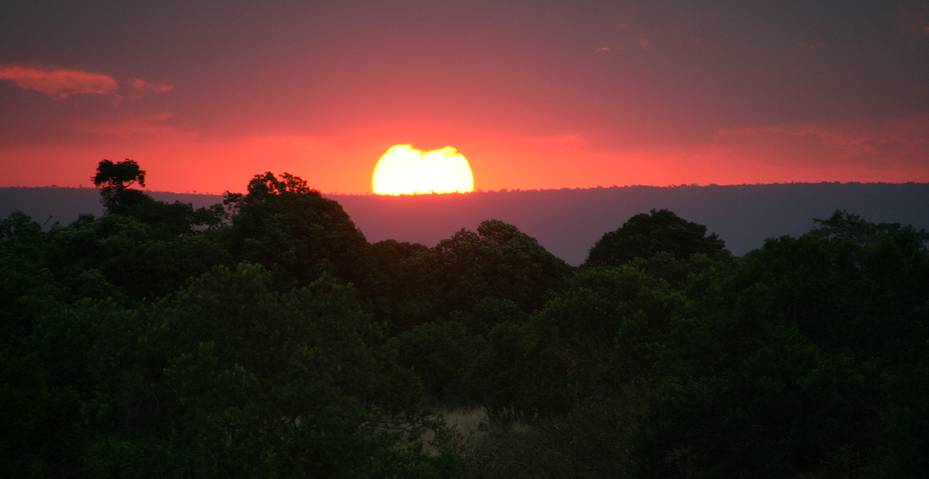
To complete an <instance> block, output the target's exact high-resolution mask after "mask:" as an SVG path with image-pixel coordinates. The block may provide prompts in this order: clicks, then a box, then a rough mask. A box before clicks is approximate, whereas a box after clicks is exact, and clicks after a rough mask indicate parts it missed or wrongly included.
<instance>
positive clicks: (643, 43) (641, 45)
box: [639, 37, 648, 50]
mask: <svg viewBox="0 0 929 479" xmlns="http://www.w3.org/2000/svg"><path fill="white" fill-rule="evenodd" d="M639 48H641V49H642V50H648V39H647V38H645V37H642V38H640V39H639Z"/></svg>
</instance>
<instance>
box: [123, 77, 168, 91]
mask: <svg viewBox="0 0 929 479" xmlns="http://www.w3.org/2000/svg"><path fill="white" fill-rule="evenodd" d="M129 86H131V87H132V89H133V90H135V91H136V92H137V93H138V94H139V95H148V94H152V95H160V94H162V93H168V92H170V91H171V90H174V85H172V84H170V83H149V82H147V81H145V80H143V79H141V78H133V79H132V80H130V81H129Z"/></svg>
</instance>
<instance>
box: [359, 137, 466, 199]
mask: <svg viewBox="0 0 929 479" xmlns="http://www.w3.org/2000/svg"><path fill="white" fill-rule="evenodd" d="M371 187H372V190H373V191H374V193H375V194H378V195H421V194H430V193H468V192H471V191H474V174H473V173H472V172H471V165H470V164H469V163H468V159H467V158H465V157H464V155H462V154H461V152H459V151H458V150H457V149H455V148H454V147H451V146H446V147H443V148H439V149H436V150H428V151H423V150H420V149H418V148H414V147H413V145H394V146H391V147H390V148H388V149H387V151H386V152H385V153H384V154H383V155H381V159H380V160H378V162H377V166H375V167H374V175H373V176H372V178H371Z"/></svg>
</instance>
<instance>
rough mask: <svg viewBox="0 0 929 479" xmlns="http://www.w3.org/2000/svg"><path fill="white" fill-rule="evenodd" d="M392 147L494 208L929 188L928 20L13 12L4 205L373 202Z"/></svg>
mask: <svg viewBox="0 0 929 479" xmlns="http://www.w3.org/2000/svg"><path fill="white" fill-rule="evenodd" d="M394 144H412V145H414V146H416V147H419V148H423V149H432V148H439V147H443V146H446V145H451V146H454V147H455V148H457V149H458V150H459V151H460V152H461V153H463V154H464V155H466V156H467V158H468V159H469V161H470V163H471V166H472V169H473V171H474V182H475V186H476V188H478V189H484V190H500V189H538V188H566V187H567V188H575V187H596V186H612V185H678V184H743V183H771V182H819V181H843V182H846V181H861V182H908V181H919V182H926V181H929V1H910V0H906V1H897V0H877V1H869V0H858V1H854V2H850V1H845V0H843V1H808V0H807V1H791V0H780V1H763V0H759V1H744V0H732V1H729V0H722V1H713V2H705V1H699V0H678V1H673V0H667V1H630V2H620V1H583V0H575V1H549V0H523V1H521V0H513V1H507V2H502V1H482V0H470V1H461V2H452V1H441V0H430V1H403V0H398V1H389V2H388V1H352V0H341V1H331V2H314V1H286V0H269V1H266V2H254V1H239V0H223V1H211V0H203V1H197V2H189V1H157V2H156V1H148V2H139V1H110V2H103V1H93V0H85V1H81V2H74V1H60V2H49V1H42V0H28V1H19V0H12V1H11V0H5V1H4V7H3V15H0V185H2V186H40V185H51V184H55V185H59V186H78V185H83V186H89V185H90V184H91V183H90V176H91V175H92V173H93V170H94V168H95V167H96V164H97V162H98V161H100V160H101V159H103V158H108V159H112V160H119V159H123V158H132V159H134V160H136V161H138V162H139V163H140V164H141V165H142V167H143V168H144V169H145V170H146V171H147V172H148V182H147V187H148V188H149V189H153V190H166V191H178V192H194V191H196V192H207V193H220V192H223V191H226V190H231V191H241V190H243V189H244V187H245V185H246V183H247V182H248V179H249V178H250V177H251V176H252V175H253V174H255V173H259V172H264V171H274V172H284V171H287V172H290V173H293V174H296V175H298V176H301V177H303V178H305V179H307V180H308V181H309V183H310V184H311V185H312V186H313V187H315V188H317V189H319V190H321V191H323V192H329V193H368V192H370V190H371V174H372V171H373V169H374V166H375V163H376V161H377V159H378V157H379V156H380V155H381V154H382V153H383V152H384V151H386V150H387V149H388V148H389V147H390V146H391V145H394Z"/></svg>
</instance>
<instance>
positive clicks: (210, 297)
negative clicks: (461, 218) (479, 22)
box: [0, 161, 929, 478]
mask: <svg viewBox="0 0 929 479" xmlns="http://www.w3.org/2000/svg"><path fill="white" fill-rule="evenodd" d="M93 179H94V182H95V184H96V185H97V186H98V187H99V188H100V192H101V196H102V201H103V203H104V205H105V207H106V211H107V214H105V215H104V216H103V217H100V218H94V217H92V216H82V217H81V218H79V219H78V220H77V221H76V222H74V223H72V224H69V225H65V226H60V225H56V226H53V227H52V228H51V229H47V230H43V228H41V227H40V226H39V225H38V224H37V223H36V222H34V221H33V220H32V219H31V218H29V217H27V216H26V215H23V214H21V213H14V214H12V215H10V216H9V217H7V218H5V219H3V220H0V304H2V306H3V307H2V309H0V319H2V322H0V331H2V334H0V416H2V424H3V425H4V427H3V428H2V432H0V451H2V454H3V457H2V466H0V467H2V470H0V475H2V476H5V477H190V478H195V477H224V476H225V477H352V478H362V477H429V478H433V477H434V478H438V477H475V478H477V477H480V478H496V477H501V478H503V477H507V478H509V477H527V478H529V477H532V478H536V477H655V478H658V477H660V478H676V477H679V478H695V477H727V478H728V477H762V478H764V477H771V478H781V477H803V478H832V477H919V476H922V475H924V474H925V471H926V470H929V454H927V451H929V432H927V431H929V401H927V400H926V398H927V397H929V250H927V241H929V236H927V234H926V233H925V232H922V231H916V230H914V229H912V228H909V227H903V226H899V225H895V224H872V223H868V222H866V221H865V220H863V219H862V218H859V217H857V216H855V215H852V214H848V213H845V212H836V213H835V214H834V215H833V216H832V217H831V218H828V219H825V220H820V221H819V225H818V227H817V228H816V229H814V230H813V231H810V232H809V233H807V234H805V235H803V236H800V237H782V238H776V239H771V240H768V241H767V242H766V243H765V244H764V245H763V246H762V247H761V248H759V249H757V250H755V251H752V252H750V253H749V254H747V255H745V256H743V257H735V256H733V255H730V254H729V253H728V252H726V250H725V248H724V244H723V242H722V241H721V240H720V239H719V238H717V237H715V236H713V235H707V234H706V229H705V228H704V227H702V226H701V225H697V224H694V223H690V222H688V221H686V220H683V219H681V218H679V217H677V216H676V215H675V214H674V213H672V212H670V211H652V212H650V213H646V214H641V215H637V216H635V217H633V218H632V219H630V220H629V222H627V223H626V224H625V225H622V226H621V227H619V228H618V229H617V230H616V231H614V232H610V233H607V234H606V235H604V237H603V239H602V240H601V241H600V242H598V243H597V244H596V245H594V246H593V248H592V250H591V255H590V258H589V259H588V261H587V263H585V265H584V266H582V267H580V268H572V267H570V266H568V265H567V264H565V263H564V262H562V261H561V260H559V259H558V258H556V257H555V256H553V255H551V254H550V253H549V252H547V251H546V250H545V249H544V248H542V247H541V246H539V244H538V243H537V242H536V241H535V240H534V239H533V238H531V237H529V236H527V235H526V234H524V233H522V232H520V231H519V230H518V229H517V228H515V227H514V226H512V225H508V224H505V223H502V222H499V221H486V222H484V223H482V224H481V225H480V227H479V228H478V230H477V231H476V232H474V231H468V230H461V231H459V232H458V233H456V234H455V235H453V236H452V237H451V238H449V239H447V240H444V241H442V242H440V243H439V244H438V245H436V246H435V247H432V248H429V247H426V246H423V245H418V244H409V243H400V242H395V241H384V242H379V243H375V244H369V243H368V242H367V241H366V240H365V238H364V236H363V235H362V234H361V232H360V231H359V230H358V229H357V228H356V227H355V226H354V224H353V223H352V221H351V219H350V218H349V217H348V216H347V215H346V214H345V213H344V212H343V210H342V208H341V207H340V206H339V205H338V204H337V203H335V202H333V201H330V200H327V199H325V198H323V197H322V196H320V194H319V193H318V192H316V191H314V190H312V189H310V188H309V186H308V185H307V183H306V182H305V181H303V180H302V179H300V178H297V177H294V176H291V175H286V174H285V175H283V176H282V177H276V176H275V175H273V174H271V173H266V174H263V175H257V176H255V177H254V178H253V179H252V180H251V182H250V183H249V185H248V190H247V193H245V194H227V195H226V198H225V201H224V203H223V204H222V205H217V206H216V207H212V208H208V209H194V208H192V207H191V206H190V205H186V204H181V203H175V204H165V203H161V202H158V201H155V200H153V199H152V198H150V197H148V196H147V195H146V194H144V193H143V192H141V191H139V190H133V189H131V188H130V186H131V185H132V184H133V183H136V184H140V185H144V181H145V172H144V171H143V170H141V169H140V168H139V166H138V165H137V164H135V163H134V162H131V161H124V162H117V163H113V162H108V161H104V162H101V163H100V165H99V167H98V171H97V174H96V175H95V176H94V177H93ZM456 411H458V414H459V415H462V414H465V415H466V414H477V415H479V416H480V418H482V419H481V422H482V424H481V426H480V427H479V428H464V427H452V426H450V425H448V424H446V420H448V421H450V422H453V421H451V418H453V416H454V414H456V413H455V412H456Z"/></svg>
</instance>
